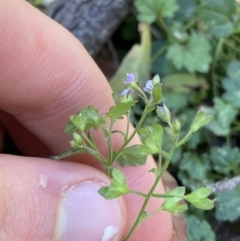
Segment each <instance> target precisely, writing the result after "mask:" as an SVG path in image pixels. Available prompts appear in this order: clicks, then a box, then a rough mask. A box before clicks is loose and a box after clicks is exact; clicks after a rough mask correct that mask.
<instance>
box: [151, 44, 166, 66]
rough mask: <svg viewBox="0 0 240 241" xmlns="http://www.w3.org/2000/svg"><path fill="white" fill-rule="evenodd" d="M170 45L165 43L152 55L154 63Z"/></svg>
mask: <svg viewBox="0 0 240 241" xmlns="http://www.w3.org/2000/svg"><path fill="white" fill-rule="evenodd" d="M167 47H168V45H167V44H164V45H163V46H162V47H161V48H160V49H159V50H158V51H157V52H156V53H155V54H154V55H153V57H152V60H151V63H152V64H154V63H155V62H156V61H157V60H158V59H159V58H160V57H161V55H162V54H163V53H164V52H165V51H166V50H167Z"/></svg>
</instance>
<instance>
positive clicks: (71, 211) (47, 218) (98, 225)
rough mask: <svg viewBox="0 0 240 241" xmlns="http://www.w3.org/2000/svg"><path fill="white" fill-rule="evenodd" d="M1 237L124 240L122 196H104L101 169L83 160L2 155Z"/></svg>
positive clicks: (89, 240) (92, 240)
mask: <svg viewBox="0 0 240 241" xmlns="http://www.w3.org/2000/svg"><path fill="white" fill-rule="evenodd" d="M0 160H1V161H0V170H1V175H0V230H1V231H0V240H24V241H27V240H41V241H48V240H49V241H50V240H55V241H56V240H57V241H69V240H71V241H79V240H87V241H97V240H102V241H110V240H116V241H117V240H121V237H122V235H123V232H124V228H125V220H126V217H125V215H126V214H125V206H124V203H123V201H122V199H120V198H119V199H114V200H105V199H104V198H103V197H102V196H100V194H98V192H97V191H98V190H99V188H101V187H102V186H105V185H107V184H109V179H108V178H107V177H106V176H105V174H103V173H102V172H100V171H98V170H96V169H94V168H92V167H89V166H86V165H83V164H79V163H71V162H57V161H51V160H48V159H43V158H32V157H31V158H28V157H18V156H10V155H1V159H0Z"/></svg>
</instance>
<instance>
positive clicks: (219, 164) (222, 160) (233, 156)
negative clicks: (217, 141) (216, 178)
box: [210, 146, 240, 175]
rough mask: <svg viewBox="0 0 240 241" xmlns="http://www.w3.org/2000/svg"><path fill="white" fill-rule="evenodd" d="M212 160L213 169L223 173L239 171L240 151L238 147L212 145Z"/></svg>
mask: <svg viewBox="0 0 240 241" xmlns="http://www.w3.org/2000/svg"><path fill="white" fill-rule="evenodd" d="M210 155H211V160H212V162H213V169H214V170H215V171H216V172H218V173H221V174H223V175H229V174H230V173H231V172H234V173H237V172H238V171H239V166H240V152H239V149H238V148H237V147H235V148H233V149H231V148H230V147H227V146H225V147H212V148H211V154H210Z"/></svg>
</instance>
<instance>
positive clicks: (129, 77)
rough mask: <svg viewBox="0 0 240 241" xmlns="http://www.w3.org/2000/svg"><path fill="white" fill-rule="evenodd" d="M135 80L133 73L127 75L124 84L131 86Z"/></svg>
mask: <svg viewBox="0 0 240 241" xmlns="http://www.w3.org/2000/svg"><path fill="white" fill-rule="evenodd" d="M135 79H136V74H135V73H130V74H127V78H126V80H125V84H131V83H132V82H133V81H134V80H135Z"/></svg>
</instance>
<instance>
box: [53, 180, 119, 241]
mask: <svg viewBox="0 0 240 241" xmlns="http://www.w3.org/2000/svg"><path fill="white" fill-rule="evenodd" d="M101 187H102V185H101V184H100V183H96V182H84V183H81V184H79V185H76V186H73V187H72V188H70V189H69V191H68V192H67V194H66V195H64V197H63V200H62V201H63V202H62V204H61V205H60V215H58V216H59V221H58V228H57V230H58V234H60V238H59V239H57V240H61V241H70V240H71V241H79V240H84V241H98V240H99V241H116V240H119V236H120V235H121V232H122V228H123V214H122V205H121V202H120V201H119V199H113V200H106V199H105V198H104V197H102V196H101V195H100V194H99V193H98V190H99V189H100V188H101Z"/></svg>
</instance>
